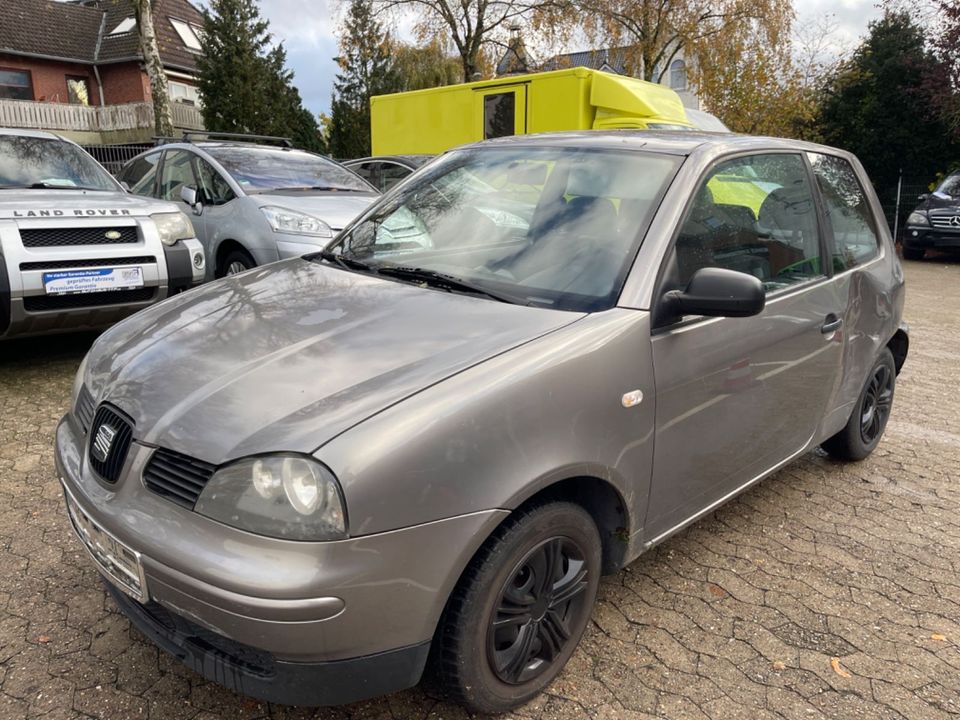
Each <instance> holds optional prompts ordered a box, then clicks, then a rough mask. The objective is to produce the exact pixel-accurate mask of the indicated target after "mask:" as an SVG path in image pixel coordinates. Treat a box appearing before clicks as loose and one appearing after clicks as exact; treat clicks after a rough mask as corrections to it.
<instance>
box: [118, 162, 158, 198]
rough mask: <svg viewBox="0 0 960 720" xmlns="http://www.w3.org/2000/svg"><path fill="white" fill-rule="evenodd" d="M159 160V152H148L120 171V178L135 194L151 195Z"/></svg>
mask: <svg viewBox="0 0 960 720" xmlns="http://www.w3.org/2000/svg"><path fill="white" fill-rule="evenodd" d="M159 162H160V153H159V152H155V153H150V154H149V155H144V156H143V157H141V158H137V159H136V160H134V161H133V162H132V163H130V164H129V165H128V166H127V168H126V169H125V170H124V171H123V172H121V173H120V178H119V179H120V180H122V181H123V182H125V183H126V184H127V186H128V187H129V188H130V192H132V193H136V194H137V195H147V196H148V197H149V196H152V195H153V190H154V183H155V182H156V179H157V165H158V164H159Z"/></svg>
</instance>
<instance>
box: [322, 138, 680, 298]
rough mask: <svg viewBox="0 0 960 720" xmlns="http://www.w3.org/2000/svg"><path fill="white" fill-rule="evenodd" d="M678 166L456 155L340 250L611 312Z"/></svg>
mask: <svg viewBox="0 0 960 720" xmlns="http://www.w3.org/2000/svg"><path fill="white" fill-rule="evenodd" d="M678 165H679V160H678V159H677V158H674V157H670V156H666V155H658V154H654V153H635V152H623V151H619V152H612V151H607V150H586V149H580V148H543V149H539V148H536V149H531V148H473V149H469V150H461V151H455V152H452V153H450V154H448V155H447V156H446V157H444V158H443V159H441V160H439V161H438V162H437V164H436V165H435V166H434V167H432V168H431V169H430V170H428V171H427V172H426V174H424V175H422V176H420V177H419V178H416V179H414V180H412V181H411V182H409V183H408V184H407V185H406V186H405V187H404V188H403V189H402V190H401V191H400V192H399V194H397V195H394V196H393V197H391V198H390V199H389V200H388V201H387V202H386V203H381V204H380V205H378V206H376V207H375V208H374V209H373V210H372V211H371V213H370V214H368V215H367V216H366V217H364V218H363V219H362V220H361V221H360V222H359V223H358V224H357V225H356V226H354V227H353V228H352V229H350V230H349V231H348V232H347V233H345V234H344V235H343V236H342V238H341V239H340V241H339V242H338V243H336V244H335V245H334V246H332V248H331V249H332V250H333V251H334V252H336V253H339V254H340V255H341V256H342V257H344V258H347V259H351V260H360V261H362V262H364V263H367V264H368V265H369V266H370V267H371V271H373V272H375V271H377V270H381V271H384V270H385V269H386V268H394V267H398V266H399V267H403V268H417V269H420V270H427V271H431V272H434V273H442V274H443V275H445V276H447V277H453V278H457V279H459V280H463V281H467V282H469V283H470V284H471V285H473V286H475V287H478V288H480V289H482V290H486V291H488V292H490V293H497V294H499V295H500V296H507V297H510V298H512V299H513V300H514V301H515V302H520V303H523V304H528V305H540V306H547V307H555V308H560V309H569V310H579V311H592V310H600V309H605V308H608V307H611V306H612V305H613V304H614V303H615V302H616V299H617V297H618V296H619V293H620V288H621V286H622V284H623V280H624V278H625V276H626V274H627V271H628V270H629V267H630V263H631V261H632V259H633V257H634V255H635V253H636V250H637V247H638V246H639V243H640V240H641V239H642V237H643V235H644V233H645V232H646V229H647V226H648V225H649V223H650V219H651V218H652V216H653V213H654V212H655V211H656V208H657V207H658V205H659V202H660V198H661V197H662V195H663V193H664V191H665V189H666V187H667V185H668V184H669V181H670V179H671V178H672V177H673V175H674V174H675V172H676V169H677V167H678ZM385 274H386V272H385Z"/></svg>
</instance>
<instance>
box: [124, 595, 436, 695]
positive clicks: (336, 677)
mask: <svg viewBox="0 0 960 720" xmlns="http://www.w3.org/2000/svg"><path fill="white" fill-rule="evenodd" d="M106 586H107V591H108V592H109V593H110V595H111V596H112V597H113V599H114V601H115V602H116V603H117V605H118V606H119V608H120V610H121V611H122V612H123V614H124V615H126V616H127V617H128V618H129V619H130V622H132V623H133V624H134V625H135V626H136V627H137V629H138V630H140V632H142V633H143V634H144V635H146V636H147V637H148V638H149V639H150V640H152V641H153V642H154V644H156V645H158V646H159V647H160V648H162V649H163V650H165V651H166V652H168V653H170V654H171V655H173V656H174V657H175V658H177V659H178V660H180V662H182V663H184V664H185V665H186V666H187V667H190V668H192V669H193V670H194V671H195V672H197V673H199V674H200V675H202V676H203V677H205V678H207V679H208V680H212V681H214V682H217V683H220V684H221V685H223V686H225V687H227V688H229V689H230V690H233V691H235V692H238V693H242V694H244V695H250V696H251V697H255V698H259V699H260V700H266V701H267V702H275V703H282V704H285V705H343V704H346V703H351V702H357V701H359V700H366V699H368V698H372V697H376V696H378V695H385V694H387V693H390V692H395V691H397V690H402V689H404V688H408V687H413V686H414V685H416V684H417V683H418V682H419V681H420V676H421V675H422V674H423V667H424V665H426V662H427V655H428V654H429V652H430V643H429V641H428V642H424V643H420V644H419V645H415V646H413V647H408V648H401V649H399V650H393V651H390V652H384V653H378V654H376V655H370V656H367V657H362V658H353V659H350V660H335V661H332V662H321V663H291V662H283V661H278V660H276V659H275V658H274V657H273V656H271V655H270V654H269V653H265V652H263V651H261V650H258V649H256V648H252V647H248V646H244V645H240V644H238V643H235V642H232V641H231V640H229V639H228V638H225V637H223V636H222V635H217V634H216V633H212V632H210V631H209V630H206V629H205V628H203V627H200V626H199V625H197V624H196V623H192V622H190V621H189V620H186V619H185V618H182V617H179V616H178V615H176V614H174V613H171V612H169V611H167V610H166V609H165V608H164V607H163V606H161V605H159V604H157V603H147V604H146V605H141V604H140V603H138V602H136V601H135V600H132V599H131V598H129V597H128V596H127V595H125V594H124V593H122V592H121V591H120V590H118V589H117V588H116V587H114V586H113V585H111V584H110V583H106Z"/></svg>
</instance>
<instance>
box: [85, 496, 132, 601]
mask: <svg viewBox="0 0 960 720" xmlns="http://www.w3.org/2000/svg"><path fill="white" fill-rule="evenodd" d="M66 498H67V512H68V513H69V514H70V520H71V522H72V523H73V529H74V530H75V531H76V532H77V535H78V536H79V537H80V540H81V542H83V544H84V546H85V547H86V548H87V551H88V552H89V553H90V555H91V557H93V559H94V561H95V562H96V563H97V566H98V568H99V569H100V572H102V573H103V574H104V575H106V577H107V579H108V580H110V581H112V582H113V584H114V585H116V586H117V587H119V588H120V589H121V590H123V591H124V592H125V593H127V594H128V595H130V596H131V597H132V598H134V599H135V600H137V601H139V602H146V601H147V586H146V580H145V578H144V575H143V565H142V564H141V562H140V554H139V553H138V552H136V551H135V550H131V549H130V548H129V547H127V546H126V545H124V544H123V543H122V542H120V541H119V540H117V539H116V538H115V537H113V535H111V534H110V533H108V532H107V531H106V530H104V529H103V528H101V527H100V526H99V525H97V523H96V522H94V521H93V520H91V519H90V517H89V516H88V515H87V514H86V513H85V512H83V510H81V509H80V506H79V505H77V503H75V502H74V501H73V498H71V497H70V494H69V493H67V494H66Z"/></svg>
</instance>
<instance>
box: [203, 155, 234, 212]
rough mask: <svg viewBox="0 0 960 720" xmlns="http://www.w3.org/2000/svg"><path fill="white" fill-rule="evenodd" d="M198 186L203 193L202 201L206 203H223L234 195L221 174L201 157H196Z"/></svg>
mask: <svg viewBox="0 0 960 720" xmlns="http://www.w3.org/2000/svg"><path fill="white" fill-rule="evenodd" d="M196 170H197V180H198V183H199V185H198V187H199V189H200V191H201V192H202V193H203V202H204V203H206V204H208V205H223V204H224V203H228V202H230V201H231V200H233V198H234V197H236V196H235V195H234V194H233V190H231V189H230V185H229V184H228V183H227V181H226V180H225V179H224V177H223V175H221V174H220V173H218V172H217V171H216V170H215V169H214V168H213V166H212V165H211V164H210V163H208V162H207V161H206V160H204V159H203V158H199V157H198V158H196Z"/></svg>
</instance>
